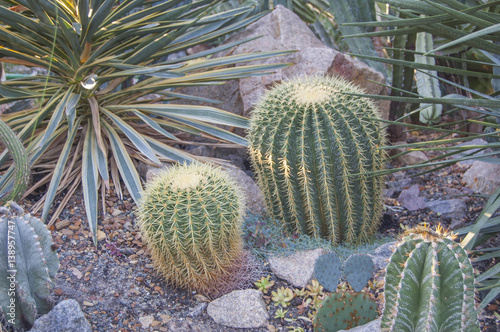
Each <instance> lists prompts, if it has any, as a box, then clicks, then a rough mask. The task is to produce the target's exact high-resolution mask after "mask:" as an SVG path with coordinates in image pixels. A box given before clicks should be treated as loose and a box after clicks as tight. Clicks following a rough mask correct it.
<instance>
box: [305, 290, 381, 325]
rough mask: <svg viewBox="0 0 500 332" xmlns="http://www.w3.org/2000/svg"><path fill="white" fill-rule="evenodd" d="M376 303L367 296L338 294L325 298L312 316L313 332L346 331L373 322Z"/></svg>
mask: <svg viewBox="0 0 500 332" xmlns="http://www.w3.org/2000/svg"><path fill="white" fill-rule="evenodd" d="M377 315H378V312H377V303H376V302H375V300H373V299H372V298H371V297H370V296H369V295H368V294H364V293H351V292H339V293H332V294H330V295H329V296H327V297H326V298H325V299H324V300H323V302H322V303H321V305H320V307H319V309H318V312H317V313H316V315H315V316H314V322H313V324H314V331H317V332H334V331H339V330H347V329H350V328H353V327H356V326H359V325H363V324H366V323H368V322H370V321H372V320H374V319H375V318H376V317H377Z"/></svg>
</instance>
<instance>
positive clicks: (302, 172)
mask: <svg viewBox="0 0 500 332" xmlns="http://www.w3.org/2000/svg"><path fill="white" fill-rule="evenodd" d="M346 93H354V94H360V93H362V91H361V90H360V89H358V88H356V87H355V86H354V85H352V84H351V83H349V82H347V81H345V80H343V79H340V78H331V77H320V76H315V77H309V78H297V79H293V80H290V81H287V82H284V83H282V84H280V85H278V86H276V87H274V88H273V89H272V90H270V91H268V92H267V93H266V95H265V96H264V97H263V99H262V100H261V101H260V103H258V104H257V105H256V107H255V109H254V111H253V113H252V118H251V121H250V131H249V153H250V158H251V161H252V164H253V167H254V170H255V174H256V177H257V180H258V183H259V186H260V187H261V189H262V191H263V192H264V196H265V199H266V204H267V206H268V211H269V213H270V214H271V215H272V216H273V217H274V218H276V219H279V220H283V221H285V223H286V224H287V225H288V226H289V227H290V228H291V230H292V231H296V232H299V233H303V234H309V235H311V236H314V237H323V238H328V239H330V240H331V241H332V242H333V243H341V242H363V241H365V240H367V239H368V238H369V237H370V236H371V235H372V234H374V233H375V231H376V230H377V228H378V225H379V220H380V213H381V207H382V204H381V188H382V187H381V186H382V183H383V179H382V178H381V177H374V176H371V177H370V176H369V175H367V173H369V172H375V171H379V170H381V169H382V168H383V166H384V164H385V160H386V158H385V153H383V151H382V150H380V149H379V147H380V146H382V145H384V143H385V135H384V132H383V130H382V129H381V122H380V121H377V119H378V118H379V112H378V110H377V109H376V108H375V106H374V105H373V104H372V102H371V101H370V100H369V99H367V98H362V97H358V96H352V95H349V94H346Z"/></svg>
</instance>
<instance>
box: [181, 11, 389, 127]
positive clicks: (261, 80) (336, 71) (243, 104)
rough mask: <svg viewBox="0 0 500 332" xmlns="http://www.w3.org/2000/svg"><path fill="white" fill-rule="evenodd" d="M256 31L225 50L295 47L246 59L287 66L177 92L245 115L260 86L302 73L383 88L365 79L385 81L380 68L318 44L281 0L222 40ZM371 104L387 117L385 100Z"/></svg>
mask: <svg viewBox="0 0 500 332" xmlns="http://www.w3.org/2000/svg"><path fill="white" fill-rule="evenodd" d="M258 36H262V37H260V38H258V39H255V40H252V41H249V42H247V43H244V44H241V45H239V46H238V47H236V48H235V49H232V50H230V53H231V54H232V55H237V54H243V53H249V52H268V51H286V50H296V51H297V52H295V53H293V54H289V55H286V56H282V57H277V58H276V57H275V58H271V59H265V60H260V61H253V62H252V64H269V63H291V64H293V66H289V67H286V68H284V69H280V70H277V71H276V72H275V73H274V74H270V75H265V76H259V77H248V78H243V79H240V80H239V81H238V82H235V81H232V82H229V83H227V84H225V85H222V86H210V87H195V88H186V89H183V91H182V92H183V93H188V94H193V95H196V96H202V97H208V98H213V99H217V100H220V101H222V102H223V103H222V104H213V105H211V106H215V107H219V108H222V109H224V110H226V111H229V112H233V113H236V114H239V115H243V116H245V117H248V116H249V113H250V112H251V110H252V108H253V106H254V104H255V103H256V102H258V100H259V99H260V97H261V96H262V95H263V94H264V92H265V90H266V89H269V88H270V87H271V86H272V85H273V84H275V83H279V82H281V81H282V80H285V79H287V78H294V77H298V76H303V75H325V74H329V75H337V76H342V77H344V78H346V79H347V80H349V81H352V82H353V83H354V84H356V85H357V86H359V87H361V88H363V89H364V90H365V91H366V93H369V94H382V95H385V94H386V93H387V92H386V88H385V87H383V86H381V85H379V84H376V83H373V82H371V81H375V82H380V83H385V78H384V76H383V74H381V73H379V72H378V71H376V70H374V69H372V68H371V67H369V66H368V65H366V64H365V63H364V62H361V61H359V60H356V59H353V58H352V57H350V56H348V55H345V54H342V53H340V52H337V51H335V50H333V49H331V48H329V47H328V46H326V45H325V44H323V42H321V41H320V40H319V39H318V38H316V36H315V35H314V33H313V32H312V31H311V30H310V29H309V27H308V26H307V25H306V24H305V23H304V22H303V21H302V20H301V19H300V18H299V17H298V16H297V15H296V14H295V13H293V12H292V11H290V10H288V9H287V8H285V7H283V6H281V5H278V6H276V9H275V10H274V11H273V12H271V13H269V14H268V15H266V16H264V17H262V18H261V19H260V20H258V21H256V22H254V23H252V24H250V25H249V26H248V27H247V28H246V29H245V30H243V31H241V32H239V33H238V34H236V35H234V36H232V37H231V38H230V39H229V40H228V41H227V42H228V43H229V42H234V41H238V40H243V39H246V38H252V37H258ZM187 103H193V104H195V103H196V102H187ZM376 104H377V105H378V106H379V108H380V110H381V113H382V117H383V118H385V119H387V118H388V112H389V102H388V101H376Z"/></svg>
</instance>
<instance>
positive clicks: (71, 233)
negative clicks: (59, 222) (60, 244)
mask: <svg viewBox="0 0 500 332" xmlns="http://www.w3.org/2000/svg"><path fill="white" fill-rule="evenodd" d="M61 233H62V234H64V235H67V236H72V235H73V231H72V230H70V229H67V228H64V229H63V230H61Z"/></svg>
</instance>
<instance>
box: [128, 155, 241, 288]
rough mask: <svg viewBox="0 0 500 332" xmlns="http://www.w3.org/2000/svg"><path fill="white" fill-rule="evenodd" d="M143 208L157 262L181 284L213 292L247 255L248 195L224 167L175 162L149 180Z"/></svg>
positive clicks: (145, 234) (143, 223)
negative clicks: (244, 233)
mask: <svg viewBox="0 0 500 332" xmlns="http://www.w3.org/2000/svg"><path fill="white" fill-rule="evenodd" d="M137 212H138V217H139V222H138V224H139V227H140V229H141V233H142V237H143V240H144V241H145V242H146V243H147V245H148V248H149V250H150V251H151V255H152V259H153V263H154V265H155V266H156V268H157V269H158V270H159V272H160V273H161V274H162V275H163V276H164V277H165V279H166V280H167V281H168V282H170V283H171V284H173V285H175V286H178V287H182V288H187V289H191V290H196V291H199V292H202V293H205V294H207V295H211V294H213V293H214V292H217V288H218V287H219V286H221V285H220V283H223V282H224V278H226V277H229V276H230V275H231V274H232V273H233V272H234V268H235V264H236V263H237V261H238V260H239V259H240V258H241V256H242V255H243V242H242V238H241V228H242V219H243V213H244V203H243V200H242V195H241V193H240V190H239V188H238V187H237V186H236V184H235V183H234V182H233V181H232V180H231V179H230V178H229V177H228V175H227V174H226V173H224V172H223V171H222V170H220V169H217V168H215V167H212V166H210V165H206V164H199V163H193V164H190V165H179V166H173V167H171V168H170V169H169V170H168V171H166V172H163V173H161V174H160V175H158V176H157V177H156V178H155V179H153V181H152V182H151V183H149V184H148V185H147V187H146V190H145V192H144V195H143V199H142V201H141V202H140V204H139V207H138V210H137ZM236 265H237V264H236Z"/></svg>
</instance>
